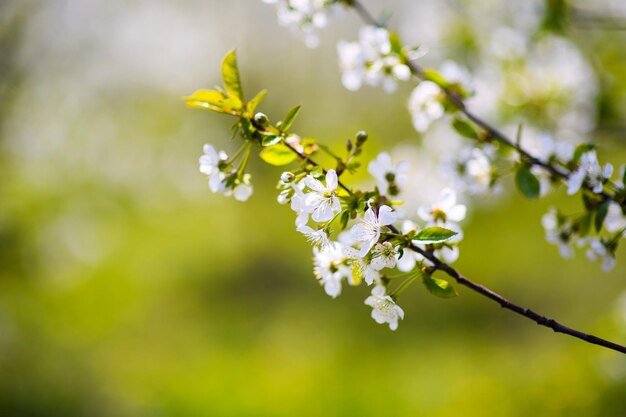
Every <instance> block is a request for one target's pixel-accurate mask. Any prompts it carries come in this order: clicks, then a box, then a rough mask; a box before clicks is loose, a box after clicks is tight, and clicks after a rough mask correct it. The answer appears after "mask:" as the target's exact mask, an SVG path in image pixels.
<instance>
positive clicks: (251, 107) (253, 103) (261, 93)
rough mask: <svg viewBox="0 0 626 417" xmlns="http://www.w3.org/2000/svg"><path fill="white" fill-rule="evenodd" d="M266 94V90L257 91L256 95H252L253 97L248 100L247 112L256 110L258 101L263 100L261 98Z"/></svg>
mask: <svg viewBox="0 0 626 417" xmlns="http://www.w3.org/2000/svg"><path fill="white" fill-rule="evenodd" d="M266 95H267V90H261V91H259V92H258V93H257V95H256V96H254V98H253V99H252V100H250V101H249V102H248V104H247V108H248V113H250V114H252V113H253V112H254V110H256V108H257V106H258V105H259V103H261V101H263V99H264V98H265V96H266Z"/></svg>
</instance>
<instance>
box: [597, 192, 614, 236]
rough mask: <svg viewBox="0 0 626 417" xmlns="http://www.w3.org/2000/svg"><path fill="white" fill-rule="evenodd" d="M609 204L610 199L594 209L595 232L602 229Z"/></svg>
mask: <svg viewBox="0 0 626 417" xmlns="http://www.w3.org/2000/svg"><path fill="white" fill-rule="evenodd" d="M610 204H611V200H606V201H605V202H604V203H602V204H601V205H600V207H598V210H597V211H596V218H595V227H596V232H600V230H602V225H603V224H604V219H606V215H607V214H608V212H609V205H610Z"/></svg>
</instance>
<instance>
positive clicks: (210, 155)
mask: <svg viewBox="0 0 626 417" xmlns="http://www.w3.org/2000/svg"><path fill="white" fill-rule="evenodd" d="M203 151H204V154H203V155H202V156H201V157H200V159H199V163H200V172H202V173H203V174H206V175H208V176H209V189H210V190H211V191H212V192H214V193H222V194H224V195H226V196H230V195H232V196H234V197H235V200H237V201H246V200H248V198H250V196H251V195H252V192H253V188H252V184H250V174H243V175H239V174H238V173H237V172H236V171H235V170H233V169H228V168H227V166H226V165H227V164H226V161H227V159H228V156H227V155H226V153H225V152H224V151H220V152H217V151H216V150H215V148H214V147H213V146H212V145H209V144H206V145H204V148H203ZM235 177H236V178H235ZM229 178H230V179H231V180H232V181H230V182H229V185H227V179H229Z"/></svg>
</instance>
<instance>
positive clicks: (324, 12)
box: [263, 0, 341, 48]
mask: <svg viewBox="0 0 626 417" xmlns="http://www.w3.org/2000/svg"><path fill="white" fill-rule="evenodd" d="M263 1H264V2H265V3H268V4H274V5H275V6H276V13H277V16H278V24H279V25H281V26H285V27H288V28H290V29H292V30H294V29H295V30H299V31H300V32H302V33H303V34H304V41H305V44H306V45H307V46H308V47H309V48H315V47H317V46H318V45H319V36H318V33H317V32H318V30H319V29H323V28H325V27H326V26H327V25H328V21H329V20H330V18H331V17H332V16H333V15H336V14H338V13H339V12H340V11H341V7H340V5H339V3H338V2H335V1H332V0H263Z"/></svg>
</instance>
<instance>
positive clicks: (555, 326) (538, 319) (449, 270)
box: [285, 143, 626, 354]
mask: <svg viewBox="0 0 626 417" xmlns="http://www.w3.org/2000/svg"><path fill="white" fill-rule="evenodd" d="M285 145H286V146H287V147H288V148H289V149H291V150H292V151H293V152H294V153H295V154H296V155H298V157H299V158H300V159H302V160H304V161H306V162H308V163H310V164H312V165H314V166H319V164H318V163H317V162H315V161H314V160H313V159H312V158H311V157H309V156H308V155H305V154H303V153H301V152H299V151H298V150H297V149H295V148H293V147H292V146H291V145H289V144H287V143H285ZM339 186H340V187H341V188H343V189H344V190H346V191H347V192H348V193H349V194H353V192H352V190H351V189H350V188H349V187H347V186H346V185H344V184H342V183H341V182H340V183H339ZM387 227H388V228H389V230H391V231H392V232H393V233H395V234H401V233H400V231H399V230H398V229H397V228H396V227H395V226H393V225H388V226H387ZM411 249H412V250H413V251H415V252H417V253H419V254H420V255H422V256H424V257H425V258H426V259H428V260H429V261H431V262H432V263H433V265H434V267H435V269H437V270H439V271H442V272H445V273H446V274H447V275H449V276H450V277H451V278H454V280H455V281H456V282H457V283H459V284H460V285H463V286H465V287H467V288H469V289H471V290H472V291H474V292H477V293H478V294H480V295H482V296H484V297H487V298H489V299H490V300H492V301H495V302H496V303H498V304H500V306H501V307H502V308H506V309H507V310H511V311H513V312H515V313H517V314H519V315H521V316H524V317H526V318H529V319H530V320H532V321H534V322H535V323H537V324H539V325H541V326H545V327H549V328H550V329H552V330H554V331H555V332H557V333H563V334H567V335H570V336H572V337H575V338H578V339H581V340H584V341H585V342H588V343H592V344H594V345H599V346H603V347H605V348H608V349H611V350H615V351H617V352H621V353H624V354H626V346H622V345H619V344H617V343H614V342H611V341H608V340H606V339H602V338H600V337H597V336H593V335H590V334H587V333H584V332H581V331H578V330H575V329H572V328H570V327H567V326H565V325H563V324H561V323H559V322H557V321H556V320H553V319H550V318H547V317H545V316H542V315H540V314H538V313H535V312H534V311H532V310H530V309H528V308H524V307H521V306H519V305H517V304H515V303H512V302H511V301H509V300H507V299H506V298H504V297H502V296H501V295H500V294H498V293H496V292H494V291H492V290H490V289H489V288H487V287H485V286H483V285H481V284H478V283H476V282H474V281H472V280H470V279H469V278H467V277H465V276H463V275H462V274H461V273H460V272H458V271H457V270H456V269H454V268H453V267H451V266H450V265H448V264H447V263H445V262H442V261H441V260H440V259H439V258H437V257H436V256H435V255H434V254H433V253H432V252H430V251H425V250H423V249H421V248H420V247H418V246H417V245H415V244H411Z"/></svg>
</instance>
